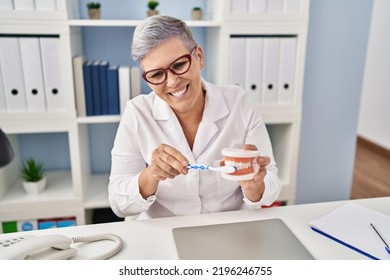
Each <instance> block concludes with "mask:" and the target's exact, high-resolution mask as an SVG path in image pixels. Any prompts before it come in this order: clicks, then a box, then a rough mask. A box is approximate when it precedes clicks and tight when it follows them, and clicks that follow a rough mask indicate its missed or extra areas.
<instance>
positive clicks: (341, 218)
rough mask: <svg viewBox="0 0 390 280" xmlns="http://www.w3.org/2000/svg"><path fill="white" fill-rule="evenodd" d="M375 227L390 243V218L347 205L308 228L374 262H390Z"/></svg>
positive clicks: (366, 209)
mask: <svg viewBox="0 0 390 280" xmlns="http://www.w3.org/2000/svg"><path fill="white" fill-rule="evenodd" d="M370 223H373V224H375V226H377V227H378V228H379V229H380V230H381V233H382V235H383V237H384V239H385V240H390V216H387V215H385V214H383V213H380V212H378V211H375V210H372V209H370V208H367V207H364V206H362V205H359V204H357V203H355V202H347V203H346V204H344V205H343V206H341V207H339V208H337V209H335V210H333V211H331V212H329V213H328V214H326V215H324V216H322V217H320V218H318V219H315V220H313V221H311V222H310V223H309V226H310V227H311V229H312V230H314V231H315V232H317V233H319V234H322V235H324V236H326V237H328V238H330V239H332V240H334V241H336V242H338V243H340V244H342V245H344V246H346V247H348V248H350V249H352V250H355V251H356V252H358V253H360V254H362V255H364V256H366V257H368V258H370V259H373V260H381V259H383V260H390V254H388V253H387V251H386V249H385V246H384V245H383V242H382V241H381V240H380V239H379V238H378V236H377V234H376V233H375V231H374V230H373V229H372V227H371V226H370Z"/></svg>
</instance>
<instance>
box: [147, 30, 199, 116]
mask: <svg viewBox="0 0 390 280" xmlns="http://www.w3.org/2000/svg"><path fill="white" fill-rule="evenodd" d="M186 54H189V51H188V50H187V49H186V47H185V46H184V44H183V42H182V40H181V39H180V38H179V37H174V38H170V39H168V40H166V41H165V42H164V43H162V44H161V45H158V46H157V47H155V48H154V49H152V50H151V51H150V52H149V53H148V54H147V55H146V56H145V57H144V58H143V59H142V61H141V65H142V67H143V69H144V71H145V72H148V71H150V70H154V69H166V68H167V67H169V66H170V65H171V64H172V63H173V62H174V61H176V60H177V59H178V58H179V57H181V56H183V55H186ZM203 66H204V59H203V51H202V48H201V47H200V46H197V47H196V48H195V50H194V51H193V53H192V55H191V66H190V68H189V70H188V71H187V72H185V73H184V74H182V75H176V74H174V73H172V71H169V70H168V71H167V79H166V80H165V81H164V82H163V83H162V84H160V85H154V84H151V83H148V85H149V86H150V87H151V89H152V90H153V91H154V92H155V93H156V94H157V95H158V96H159V97H160V98H161V99H163V100H164V101H165V102H167V103H168V105H169V106H170V107H171V108H172V109H173V111H174V112H175V113H176V115H182V116H185V115H187V114H194V113H198V114H199V113H201V114H202V112H203V106H204V95H203V90H202V86H201V70H202V69H203ZM171 69H174V65H172V66H171Z"/></svg>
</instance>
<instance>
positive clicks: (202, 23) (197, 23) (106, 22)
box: [68, 19, 221, 27]
mask: <svg viewBox="0 0 390 280" xmlns="http://www.w3.org/2000/svg"><path fill="white" fill-rule="evenodd" d="M141 21H142V20H122V19H96V20H90V19H75V20H68V24H69V25H70V26H100V27H104V26H106V27H108V26H128V27H135V26H137V25H138V24H139V23H140V22H141ZM186 23H187V25H188V26H190V27H219V26H221V22H218V21H210V20H188V21H186Z"/></svg>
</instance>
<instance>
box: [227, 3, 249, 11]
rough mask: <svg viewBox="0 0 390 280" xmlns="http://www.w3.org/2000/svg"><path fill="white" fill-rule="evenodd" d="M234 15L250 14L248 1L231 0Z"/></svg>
mask: <svg viewBox="0 0 390 280" xmlns="http://www.w3.org/2000/svg"><path fill="white" fill-rule="evenodd" d="M230 12H231V13H232V14H245V13H247V12H248V0H230Z"/></svg>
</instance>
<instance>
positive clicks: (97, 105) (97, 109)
mask: <svg viewBox="0 0 390 280" xmlns="http://www.w3.org/2000/svg"><path fill="white" fill-rule="evenodd" d="M99 64H100V61H96V60H95V61H93V62H92V94H93V112H94V115H101V114H102V101H101V93H100V75H99Z"/></svg>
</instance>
